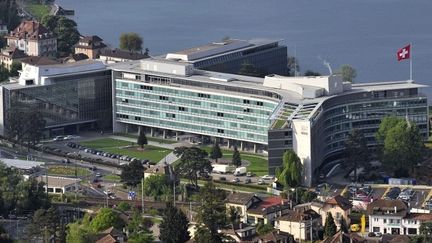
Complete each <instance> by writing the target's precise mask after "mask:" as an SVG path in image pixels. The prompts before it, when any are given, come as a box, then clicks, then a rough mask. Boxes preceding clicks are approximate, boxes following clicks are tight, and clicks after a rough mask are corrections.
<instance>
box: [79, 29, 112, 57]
mask: <svg viewBox="0 0 432 243" xmlns="http://www.w3.org/2000/svg"><path fill="white" fill-rule="evenodd" d="M102 41H103V40H102V39H101V38H100V37H99V36H97V35H92V36H82V37H80V39H79V41H78V43H77V44H76V45H75V54H79V53H82V54H85V55H86V56H87V57H88V58H90V59H98V58H99V55H100V54H101V53H102V51H103V50H104V49H105V48H106V47H107V46H106V45H105V44H104V43H103V42H102Z"/></svg>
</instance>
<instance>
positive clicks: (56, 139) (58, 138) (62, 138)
mask: <svg viewBox="0 0 432 243" xmlns="http://www.w3.org/2000/svg"><path fill="white" fill-rule="evenodd" d="M64 138H65V137H64V136H57V137H55V138H53V141H63V140H64Z"/></svg>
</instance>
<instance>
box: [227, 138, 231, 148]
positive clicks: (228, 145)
mask: <svg viewBox="0 0 432 243" xmlns="http://www.w3.org/2000/svg"><path fill="white" fill-rule="evenodd" d="M227 140H228V143H227V149H229V148H230V146H231V139H227Z"/></svg>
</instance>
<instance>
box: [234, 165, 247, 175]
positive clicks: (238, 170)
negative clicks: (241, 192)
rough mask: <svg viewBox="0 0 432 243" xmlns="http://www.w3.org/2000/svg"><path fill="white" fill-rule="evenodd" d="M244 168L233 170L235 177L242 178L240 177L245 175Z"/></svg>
mask: <svg viewBox="0 0 432 243" xmlns="http://www.w3.org/2000/svg"><path fill="white" fill-rule="evenodd" d="M246 172H247V170H246V167H238V168H236V169H235V171H234V175H235V176H242V175H246Z"/></svg>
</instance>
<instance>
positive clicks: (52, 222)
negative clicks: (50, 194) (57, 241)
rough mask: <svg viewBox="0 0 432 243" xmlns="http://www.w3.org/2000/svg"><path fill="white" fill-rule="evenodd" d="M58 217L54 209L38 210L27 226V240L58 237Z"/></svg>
mask: <svg viewBox="0 0 432 243" xmlns="http://www.w3.org/2000/svg"><path fill="white" fill-rule="evenodd" d="M60 229H61V228H60V215H59V212H58V211H57V209H56V208H53V207H51V208H49V209H46V210H45V209H38V210H36V212H35V213H34V215H33V217H32V221H31V223H30V224H29V225H27V229H26V232H27V236H28V238H29V239H30V240H31V239H35V237H36V238H39V237H42V238H43V239H45V240H48V239H50V238H51V237H53V236H54V237H55V238H56V235H58V232H59V231H60Z"/></svg>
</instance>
